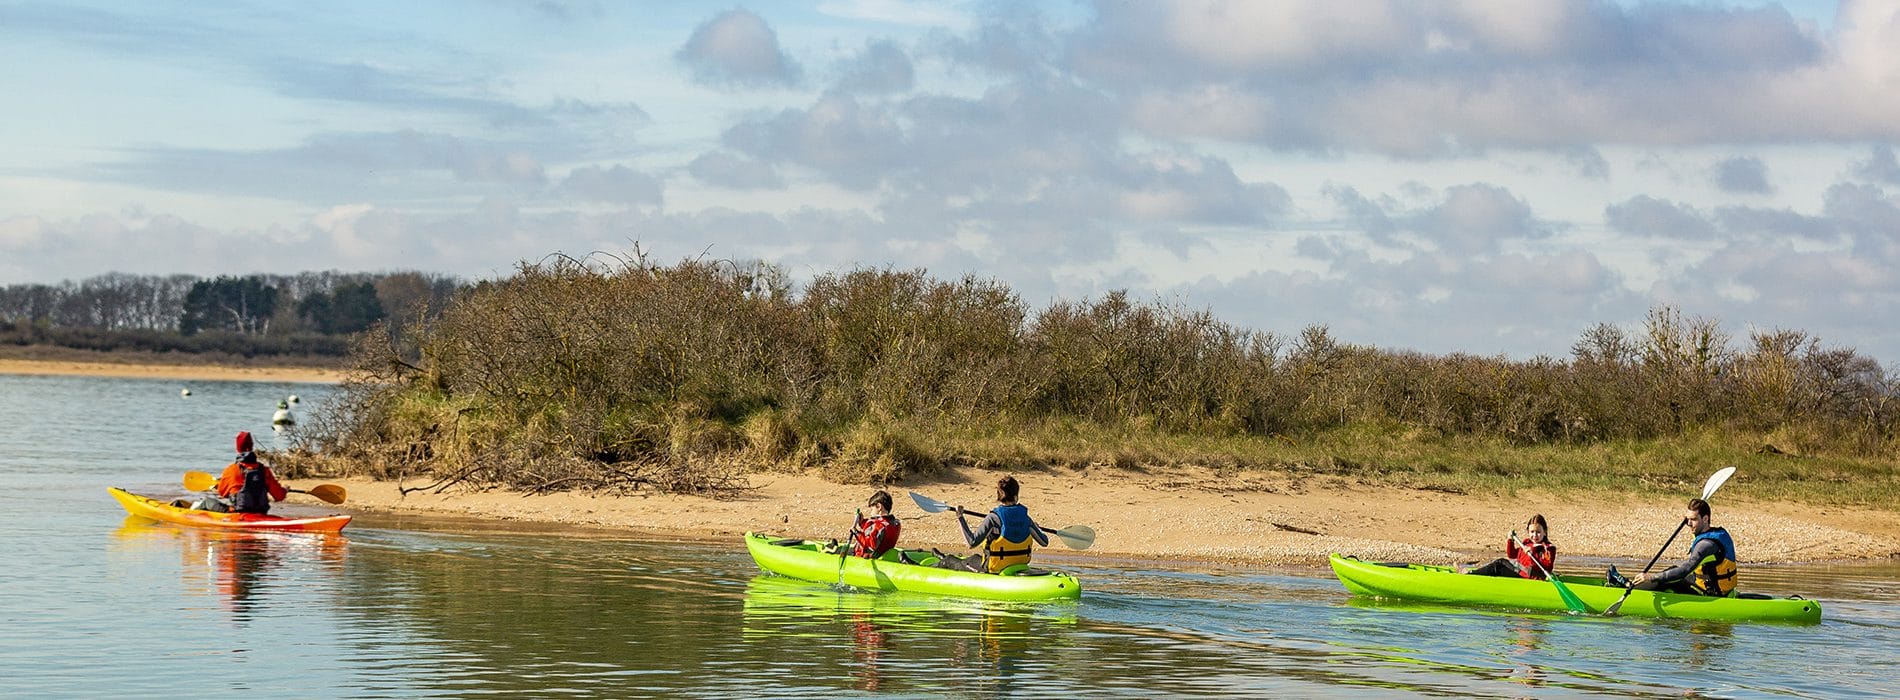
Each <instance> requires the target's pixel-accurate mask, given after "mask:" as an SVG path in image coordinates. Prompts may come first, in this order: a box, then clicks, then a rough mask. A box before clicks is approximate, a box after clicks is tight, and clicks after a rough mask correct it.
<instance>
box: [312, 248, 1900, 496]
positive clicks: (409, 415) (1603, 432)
mask: <svg viewBox="0 0 1900 700" xmlns="http://www.w3.org/2000/svg"><path fill="white" fill-rule="evenodd" d="M392 347H393V346H392V345H391V344H390V343H388V342H384V341H381V340H377V341H375V342H368V343H365V344H364V345H363V346H362V347H361V349H360V350H359V354H358V355H357V361H358V365H359V366H360V367H361V368H363V369H365V370H366V371H367V372H368V374H366V375H364V379H363V380H361V381H359V382H357V383H355V384H353V385H352V386H351V387H350V390H349V391H348V392H346V394H347V395H348V397H349V400H348V403H347V404H346V405H345V406H343V407H342V410H340V411H339V412H338V413H337V414H335V416H334V417H333V419H332V420H330V421H329V422H328V423H327V424H326V425H325V426H324V429H323V430H321V431H319V433H318V434H315V435H314V436H313V438H312V439H313V440H315V443H316V446H317V447H318V448H319V449H320V450H323V451H325V452H328V453H331V454H336V455H341V456H344V457H345V458H346V459H347V460H348V461H350V462H351V463H353V464H355V465H357V466H358V467H359V468H361V469H364V470H369V471H371V472H373V473H377V474H379V475H383V476H389V475H392V474H395V473H410V470H422V471H430V472H434V473H437V474H439V475H443V476H444V478H446V479H451V480H464V479H466V480H474V481H481V482H488V483H501V484H505V485H509V486H513V487H517V488H527V489H544V488H562V487H573V486H590V485H591V486H606V487H618V486H627V485H629V484H633V485H638V484H642V483H650V484H655V485H660V486H662V487H666V488H678V489H682V490H692V489H697V488H706V487H709V486H716V485H717V484H719V483H721V479H722V478H723V477H721V476H720V475H721V474H723V473H724V472H721V471H720V470H719V469H720V468H721V467H719V465H722V464H729V463H730V462H732V461H733V460H738V461H742V462H746V463H752V464H761V463H762V464H781V463H782V464H793V465H799V466H803V467H822V468H824V469H826V470H827V473H829V474H832V475H833V476H834V477H835V478H837V479H839V480H841V481H874V482H875V481H889V480H893V479H898V478H902V477H903V476H904V475H905V474H907V473H913V472H917V471H927V470H928V469H929V468H930V465H932V464H935V463H942V462H944V461H948V460H957V459H964V458H967V457H968V453H967V452H964V453H959V450H960V449H962V447H960V446H959V445H957V444H954V441H952V442H951V443H940V444H939V445H938V446H937V447H935V448H932V447H927V446H919V445H917V444H915V443H914V442H907V440H906V438H905V436H906V435H915V434H917V433H919V432H926V433H934V434H938V435H942V434H961V435H978V436H979V437H975V438H971V439H970V440H969V441H966V443H968V444H974V443H975V442H980V440H981V438H980V434H982V433H984V432H985V431H997V430H1001V431H1002V432H1010V429H1009V428H1008V427H999V426H1012V425H1013V426H1024V425H1039V426H1050V425H1056V426H1062V425H1070V426H1088V427H1089V428H1090V430H1092V431H1094V432H1092V433H1090V434H1133V435H1140V434H1169V435H1203V436H1224V437H1232V436H1242V437H1245V436H1254V437H1258V438H1261V439H1270V440H1271V439H1278V440H1288V441H1291V440H1294V439H1299V438H1300V436H1303V435H1312V434H1315V433H1319V432H1323V431H1327V430H1334V429H1339V428H1342V427H1350V426H1373V427H1374V429H1379V430H1386V429H1392V430H1399V431H1403V432H1406V433H1408V434H1414V433H1416V434H1422V435H1427V436H1430V435H1438V436H1460V435H1463V436H1487V437H1489V438H1496V439H1500V440H1504V441H1508V442H1510V443H1515V444H1520V445H1536V444H1550V443H1564V444H1573V445H1588V444H1592V443H1602V442H1606V441H1617V440H1645V439H1656V438H1664V437H1668V436H1681V435H1686V434H1690V433H1692V432H1694V431H1698V430H1716V431H1726V432H1727V433H1731V434H1737V435H1741V434H1747V435H1755V436H1774V439H1775V440H1777V441H1780V442H1781V443H1782V446H1783V447H1786V448H1789V449H1801V450H1807V451H1821V452H1832V453H1836V454H1849V455H1860V456H1875V457H1880V458H1891V457H1892V455H1894V454H1895V451H1896V446H1897V445H1900V442H1897V441H1896V429H1900V382H1897V381H1896V378H1895V377H1894V376H1892V375H1891V374H1889V373H1888V372H1887V371H1886V370H1884V369H1883V368H1882V367H1881V366H1880V364H1879V363H1878V362H1876V361H1875V360H1874V359H1873V358H1870V357H1866V356H1864V355H1861V354H1859V353H1857V352H1855V351H1853V350H1852V349H1847V348H1837V347H1829V346H1826V345H1824V344H1823V343H1822V342H1821V341H1820V339H1818V338H1814V337H1812V336H1810V335H1808V334H1807V333H1805V332H1802V331H1798V330H1773V331H1761V332H1754V333H1751V334H1750V335H1749V337H1748V338H1746V339H1745V340H1743V341H1741V342H1739V343H1738V342H1737V341H1736V340H1735V339H1734V338H1732V337H1731V336H1730V335H1728V334H1727V333H1726V332H1725V331H1723V330H1722V328H1721V325H1720V324H1719V323H1718V322H1716V321H1714V320H1709V319H1700V318H1695V317H1691V316H1685V315H1684V314H1682V313H1681V312H1680V311H1678V310H1676V309H1672V308H1657V309H1655V310H1653V311H1652V312H1651V313H1650V314H1649V316H1648V318H1647V319H1646V320H1645V322H1644V323H1643V325H1642V328H1641V329H1640V330H1634V331H1632V330H1625V329H1623V328H1620V327H1618V326H1615V325H1611V324H1602V325H1599V326H1596V327H1594V328H1591V329H1589V330H1587V331H1586V332H1585V333H1583V334H1582V336H1581V337H1580V338H1579V339H1578V340H1577V342H1576V343H1575V345H1574V347H1573V348H1572V352H1571V355H1570V357H1568V358H1551V357H1538V358H1533V359H1529V360H1517V359H1510V358H1507V357H1503V356H1490V357H1486V356H1476V355H1468V354H1449V355H1426V354H1421V353H1416V352H1409V351H1402V350H1386V349H1380V348H1375V347H1370V346H1364V345H1355V344H1351V343H1347V342H1343V341H1341V340H1339V339H1337V338H1335V337H1333V335H1332V334H1331V332H1330V331H1329V330H1328V329H1327V328H1326V327H1324V326H1312V327H1309V328H1306V329H1304V330H1302V331H1300V332H1298V333H1295V334H1290V335H1282V334H1276V333H1266V332H1259V331H1254V330H1249V329H1245V328H1241V327H1237V326H1235V325H1233V324H1229V323H1226V322H1223V321H1221V320H1219V319H1217V318H1215V317H1213V316H1212V315H1211V314H1209V313H1208V312H1206V311H1195V310H1188V309H1183V308H1179V307H1175V306H1170V305H1164V304H1154V303H1141V302H1138V301H1136V300H1133V299H1131V298H1129V296H1128V295H1127V294H1125V293H1122V292H1116V293H1111V294H1108V295H1105V296H1103V297H1101V298H1097V299H1086V300H1081V301H1059V302H1056V303H1053V304H1050V305H1048V306H1046V307H1043V308H1039V309H1038V308H1030V307H1029V306H1027V305H1025V304H1024V303H1023V302H1022V300H1021V299H1020V298H1019V297H1018V296H1017V295H1016V294H1015V293H1014V292H1013V291H1011V290H1010V289H1009V288H1008V287H1007V286H1005V285H1003V284H1001V283H999V282H996V281H993V280H985V279H978V278H973V277H966V278H962V279H956V280H944V279H936V278H933V277H931V276H930V275H929V274H928V273H927V272H925V271H923V270H909V271H897V270H888V269H858V270H852V271H849V272H843V273H837V274H826V275H822V276H820V277H818V278H817V279H815V280H813V281H812V282H810V283H809V284H806V285H804V286H803V288H802V289H795V288H794V287H793V286H792V285H791V284H790V283H789V282H788V281H787V278H786V276H785V275H784V274H783V273H782V271H780V270H778V269H776V268H774V267H772V266H770V265H765V264H757V263H754V264H743V265H741V264H733V263H728V262H704V261H685V262H681V263H679V264H675V265H670V266H667V265H657V264H653V263H650V262H648V261H647V260H645V259H644V258H642V257H639V256H637V255H636V256H635V257H633V258H631V259H619V258H602V257H599V256H596V257H594V258H590V259H587V260H576V259H571V258H566V257H554V258H551V259H549V260H545V261H542V262H539V263H535V264H524V265H523V266H522V267H520V268H519V269H518V270H517V272H516V273H515V274H513V275H512V276H510V277H508V278H505V279H500V280H494V281H490V282H484V283H482V284H479V285H476V286H474V287H472V288H470V289H468V290H467V291H466V292H465V293H464V294H463V295H462V296H461V297H459V298H458V300H457V303H456V304H455V305H454V306H452V307H451V308H449V309H448V310H447V311H446V312H445V313H444V314H443V315H442V316H441V317H440V318H439V319H437V320H435V321H434V322H432V323H429V324H427V325H426V326H425V327H423V328H421V329H420V330H419V335H417V337H416V338H415V339H414V346H413V347H414V349H415V352H414V353H394V352H392V351H391V348H392ZM416 357H419V358H420V360H419V361H418V360H415V358H416ZM920 426H921V427H920ZM1380 426H1384V427H1380ZM1289 436H1290V437H1289ZM960 454H961V455H962V456H959V455H960ZM1032 459H1033V456H1032Z"/></svg>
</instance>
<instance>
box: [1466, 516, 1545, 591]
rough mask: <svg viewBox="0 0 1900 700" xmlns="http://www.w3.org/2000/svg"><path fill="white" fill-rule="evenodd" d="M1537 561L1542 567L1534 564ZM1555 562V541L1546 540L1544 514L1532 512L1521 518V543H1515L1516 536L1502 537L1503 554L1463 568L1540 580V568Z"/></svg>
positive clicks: (1536, 563) (1490, 574)
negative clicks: (1522, 531)
mask: <svg viewBox="0 0 1900 700" xmlns="http://www.w3.org/2000/svg"><path fill="white" fill-rule="evenodd" d="M1539 564H1542V565H1543V568H1542V569H1539V568H1537V567H1538V565H1539ZM1556 565H1557V545H1556V544H1555V543H1553V542H1551V541H1550V525H1548V524H1547V523H1545V522H1544V515H1543V514H1542V513H1538V514H1536V515H1532V516H1531V519H1530V520H1526V521H1524V546H1523V547H1519V546H1517V541H1516V540H1506V541H1505V543H1504V557H1503V558H1501V559H1495V560H1493V561H1492V562H1491V563H1489V564H1485V565H1484V566H1480V567H1478V568H1475V569H1471V570H1468V571H1465V573H1467V574H1476V575H1479V576H1518V577H1522V578H1534V579H1538V580H1543V578H1544V572H1545V571H1550V570H1551V567H1554V566H1556Z"/></svg>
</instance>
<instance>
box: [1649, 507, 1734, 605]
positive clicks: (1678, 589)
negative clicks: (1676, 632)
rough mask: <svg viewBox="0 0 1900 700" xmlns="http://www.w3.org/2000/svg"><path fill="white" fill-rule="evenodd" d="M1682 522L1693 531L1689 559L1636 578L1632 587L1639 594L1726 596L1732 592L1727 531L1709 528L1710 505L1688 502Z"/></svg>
mask: <svg viewBox="0 0 1900 700" xmlns="http://www.w3.org/2000/svg"><path fill="white" fill-rule="evenodd" d="M1683 519H1684V520H1687V521H1688V522H1689V526H1690V527H1692V528H1695V540H1694V541H1692V542H1691V543H1690V544H1689V558H1688V559H1684V560H1683V561H1682V563H1680V564H1677V565H1675V566H1672V567H1669V568H1667V569H1664V570H1663V571H1662V572H1661V573H1658V574H1656V575H1655V576H1647V575H1644V576H1638V577H1636V579H1635V580H1634V581H1631V582H1630V583H1631V585H1633V586H1635V588H1636V589H1637V590H1641V591H1666V592H1670V593H1694V594H1697V595H1707V596H1727V595H1731V594H1733V593H1734V592H1735V574H1736V563H1735V562H1736V560H1735V540H1733V539H1730V538H1729V536H1728V531H1727V530H1724V529H1722V528H1719V527H1712V526H1710V525H1709V520H1710V518H1709V502H1708V501H1705V500H1702V499H1700V498H1692V499H1689V507H1688V510H1687V511H1685V512H1684V513H1683Z"/></svg>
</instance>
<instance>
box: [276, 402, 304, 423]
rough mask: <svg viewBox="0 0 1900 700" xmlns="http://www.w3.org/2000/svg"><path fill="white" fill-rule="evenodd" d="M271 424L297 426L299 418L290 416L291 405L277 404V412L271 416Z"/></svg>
mask: <svg viewBox="0 0 1900 700" xmlns="http://www.w3.org/2000/svg"><path fill="white" fill-rule="evenodd" d="M270 424H271V425H296V424H297V418H296V417H295V416H292V415H290V404H288V403H285V402H283V401H279V402H277V412H276V413H273V414H271V417H270Z"/></svg>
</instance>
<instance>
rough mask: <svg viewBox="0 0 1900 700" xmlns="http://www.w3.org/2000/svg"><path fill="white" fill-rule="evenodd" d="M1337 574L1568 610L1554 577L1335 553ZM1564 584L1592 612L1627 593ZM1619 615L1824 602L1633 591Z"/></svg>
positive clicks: (1799, 609)
mask: <svg viewBox="0 0 1900 700" xmlns="http://www.w3.org/2000/svg"><path fill="white" fill-rule="evenodd" d="M1332 565H1333V574H1334V575H1336V576H1338V577H1339V582H1340V583H1342V584H1345V586H1346V589H1347V590H1350V591H1352V592H1354V593H1357V594H1360V595H1367V596H1379V597H1383V598H1397V599H1402V600H1416V601H1425V602H1433V603H1453V604H1459V605H1496V606H1501V607H1510V608H1527V609H1532V610H1555V611H1558V612H1563V611H1565V610H1567V608H1565V607H1564V601H1563V599H1562V598H1561V597H1559V596H1558V594H1557V587H1556V586H1554V585H1552V584H1551V583H1550V582H1549V581H1538V580H1533V579H1526V578H1509V577H1502V576H1475V575H1471V574H1460V573H1458V572H1456V571H1453V570H1451V569H1448V568H1445V567H1442V566H1430V565H1427V564H1405V563H1392V564H1383V563H1379V562H1370V561H1360V560H1358V559H1354V558H1352V557H1343V556H1340V555H1338V554H1334V555H1333V556H1332ZM1558 578H1560V579H1562V580H1563V582H1564V584H1565V585H1566V586H1568V587H1569V588H1570V592H1572V593H1575V594H1576V595H1577V597H1578V598H1580V599H1582V600H1583V603H1584V607H1587V608H1589V609H1590V612H1593V613H1597V612H1602V611H1603V609H1604V608H1607V607H1609V606H1610V604H1611V603H1615V602H1616V599H1617V598H1621V597H1623V593H1624V589H1623V588H1622V587H1621V586H1608V585H1605V583H1604V582H1603V580H1602V579H1595V578H1590V577H1586V576H1559V577H1558ZM1629 594H1630V596H1629V600H1628V601H1626V602H1624V603H1623V608H1622V610H1621V612H1620V613H1619V614H1622V615H1633V616H1638V617H1678V618H1691V619H1701V620H1751V621H1776V622H1818V621H1820V619H1821V604H1820V603H1817V602H1815V601H1812V600H1807V599H1804V598H1774V597H1770V596H1765V595H1760V594H1744V595H1740V596H1735V597H1729V598H1715V597H1710V596H1700V595H1685V594H1680V593H1655V592H1650V591H1630V592H1629Z"/></svg>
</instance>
